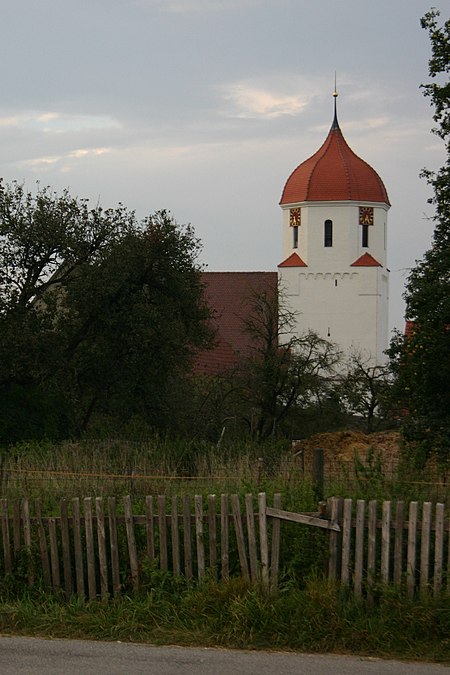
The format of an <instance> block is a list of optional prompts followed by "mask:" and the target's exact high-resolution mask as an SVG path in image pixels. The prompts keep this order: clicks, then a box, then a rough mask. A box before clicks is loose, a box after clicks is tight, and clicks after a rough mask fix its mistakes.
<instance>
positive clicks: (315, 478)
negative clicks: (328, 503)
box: [312, 448, 324, 501]
mask: <svg viewBox="0 0 450 675" xmlns="http://www.w3.org/2000/svg"><path fill="white" fill-rule="evenodd" d="M312 459H313V461H312V482H313V491H314V497H315V498H316V500H317V501H321V500H322V499H323V480H324V468H323V467H324V462H323V448H315V449H314V451H313V458H312Z"/></svg>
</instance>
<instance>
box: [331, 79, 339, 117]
mask: <svg viewBox="0 0 450 675" xmlns="http://www.w3.org/2000/svg"><path fill="white" fill-rule="evenodd" d="M337 97H338V91H337V86H336V71H334V91H333V98H334V117H333V124H332V125H331V128H332V129H339V122H338V118H337Z"/></svg>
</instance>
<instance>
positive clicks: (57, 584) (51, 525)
mask: <svg viewBox="0 0 450 675" xmlns="http://www.w3.org/2000/svg"><path fill="white" fill-rule="evenodd" d="M48 533H49V538H50V564H51V569H52V588H53V589H54V590H56V591H57V590H59V589H60V588H61V578H60V574H59V554H58V537H57V532H56V519H55V518H49V519H48Z"/></svg>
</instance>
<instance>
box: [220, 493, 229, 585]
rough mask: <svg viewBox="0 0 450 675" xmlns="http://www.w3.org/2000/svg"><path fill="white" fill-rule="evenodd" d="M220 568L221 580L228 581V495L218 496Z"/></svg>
mask: <svg viewBox="0 0 450 675" xmlns="http://www.w3.org/2000/svg"><path fill="white" fill-rule="evenodd" d="M220 566H221V575H222V579H228V577H229V576H230V570H229V520H228V495H226V494H222V495H220Z"/></svg>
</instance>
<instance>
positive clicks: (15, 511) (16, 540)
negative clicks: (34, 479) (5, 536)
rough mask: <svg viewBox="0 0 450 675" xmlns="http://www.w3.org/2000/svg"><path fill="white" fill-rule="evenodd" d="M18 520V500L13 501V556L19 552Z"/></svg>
mask: <svg viewBox="0 0 450 675" xmlns="http://www.w3.org/2000/svg"><path fill="white" fill-rule="evenodd" d="M20 520H21V519H20V499H15V500H14V502H13V539H14V554H16V553H17V552H18V551H19V550H20V541H21V538H20Z"/></svg>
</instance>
